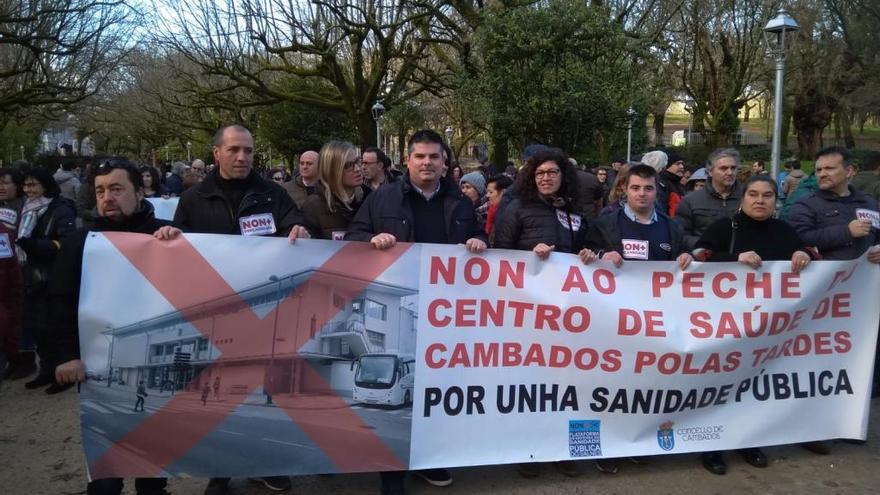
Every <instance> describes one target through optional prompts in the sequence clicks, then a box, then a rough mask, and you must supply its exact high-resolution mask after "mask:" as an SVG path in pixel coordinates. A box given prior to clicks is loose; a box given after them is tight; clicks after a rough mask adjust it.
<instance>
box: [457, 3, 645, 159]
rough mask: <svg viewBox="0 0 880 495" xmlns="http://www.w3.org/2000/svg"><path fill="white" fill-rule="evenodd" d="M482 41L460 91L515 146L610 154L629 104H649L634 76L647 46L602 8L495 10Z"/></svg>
mask: <svg viewBox="0 0 880 495" xmlns="http://www.w3.org/2000/svg"><path fill="white" fill-rule="evenodd" d="M477 40H478V46H479V49H480V55H481V57H482V58H483V61H484V64H483V67H482V69H481V70H480V71H479V72H478V73H474V74H470V75H469V77H468V78H467V79H466V80H465V81H464V83H463V89H462V92H463V93H464V94H467V95H472V98H473V110H474V113H476V114H480V115H481V116H482V118H483V119H484V120H485V123H486V127H488V128H489V129H491V132H492V133H493V135H494V136H496V138H497V137H498V136H504V137H506V138H508V139H509V141H510V142H511V144H513V145H514V146H515V147H516V149H519V148H521V147H522V146H523V145H524V144H526V143H529V142H541V143H546V144H550V145H554V146H558V147H560V148H562V149H565V150H566V151H568V152H569V153H571V154H572V155H578V156H586V155H595V154H597V152H598V154H606V155H607V154H608V153H609V152H610V147H611V146H613V145H616V144H618V143H619V142H620V140H621V137H622V142H623V146H624V147H625V143H626V118H625V112H626V108H627V107H629V106H630V105H632V106H634V107H635V108H637V109H638V108H640V107H642V108H644V107H645V101H646V88H645V85H644V84H641V83H640V81H639V78H638V77H637V76H638V61H639V60H641V59H642V57H643V56H645V55H646V53H645V52H643V51H642V50H641V48H640V47H639V45H637V44H635V45H634V44H633V43H634V42H633V40H632V38H629V37H627V36H626V35H625V33H624V31H623V29H622V27H621V26H620V25H619V24H616V23H614V22H612V21H611V20H610V19H609V15H608V12H607V11H606V10H605V9H604V8H599V7H592V6H590V5H589V4H588V3H586V2H582V1H580V2H579V1H575V0H551V1H550V2H549V3H547V4H543V3H542V4H540V5H538V6H528V7H519V8H514V9H498V10H492V9H490V10H488V11H487V15H486V16H485V17H484V23H483V25H482V26H481V27H480V29H479V30H478V32H477ZM640 114H641V115H642V116H644V114H645V112H644V111H641V112H640ZM637 127H638V124H637ZM642 127H643V123H642ZM641 135H642V136H643V135H644V132H643V131H642V132H641ZM615 147H616V148H617V149H618V150H619V149H621V148H620V147H617V146H615Z"/></svg>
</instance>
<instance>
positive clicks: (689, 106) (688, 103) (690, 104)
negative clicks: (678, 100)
mask: <svg viewBox="0 0 880 495" xmlns="http://www.w3.org/2000/svg"><path fill="white" fill-rule="evenodd" d="M695 103H696V102H695V101H694V99H693V98H688V99H686V100H684V109H685V110H687V113H688V138H687V144H688V146H690V144H691V127H692V125H693V123H694V106H695Z"/></svg>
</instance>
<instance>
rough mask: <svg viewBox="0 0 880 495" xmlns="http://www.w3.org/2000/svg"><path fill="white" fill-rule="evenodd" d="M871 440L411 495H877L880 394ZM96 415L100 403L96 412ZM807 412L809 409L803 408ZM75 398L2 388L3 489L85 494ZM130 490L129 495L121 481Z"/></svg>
mask: <svg viewBox="0 0 880 495" xmlns="http://www.w3.org/2000/svg"><path fill="white" fill-rule="evenodd" d="M872 411H873V413H874V414H873V416H872V420H871V429H870V434H869V442H868V444H867V445H864V446H857V445H851V444H847V443H842V442H836V443H835V444H834V445H833V453H832V454H831V455H829V456H818V455H815V454H812V453H810V452H807V451H805V450H803V449H801V448H798V447H771V448H768V449H766V452H767V454H768V456H769V457H770V467H769V468H768V469H755V468H752V467H750V466H748V465H747V464H745V463H744V462H743V461H742V460H741V459H740V458H739V457H738V456H736V455H735V454H732V455H728V460H729V468H730V470H729V472H728V474H727V475H726V476H714V475H712V474H709V473H708V472H706V471H705V470H703V469H702V468H701V467H700V466H699V463H698V460H697V458H696V457H695V456H693V455H670V456H665V457H657V458H652V459H650V460H649V461H648V463H647V464H644V465H634V464H630V463H628V462H625V463H622V464H621V466H620V472H619V473H618V474H617V475H606V474H602V473H599V472H598V471H596V470H595V469H594V468H593V465H592V463H589V462H583V463H581V467H582V468H583V474H582V475H581V476H580V477H577V478H566V477H564V476H562V475H561V474H559V473H558V472H556V471H555V469H553V467H552V466H547V467H545V468H544V473H543V475H542V476H540V477H539V478H537V479H533V480H526V479H523V478H520V477H519V476H517V475H516V474H515V472H514V471H513V469H512V467H510V466H491V467H477V468H466V469H456V470H454V471H453V475H454V476H455V483H454V484H453V485H452V486H451V487H449V488H445V489H444V488H434V487H430V486H427V485H425V484H424V483H422V482H421V481H420V480H416V479H411V480H410V481H409V482H408V488H409V491H410V493H411V494H413V495H465V494H468V495H470V494H496V493H497V494H503V495H511V494H515V495H519V494H522V495H525V494H529V495H531V494H554V495H556V494H603V495H604V494H607V495H612V494H637V495H655V494H670V495H689V494H737V493H742V494H798V495H812V494H815V495H820V494H821V495H826V494H841V495H843V494H845V495H858V494H877V493H880V419H878V415H880V400H874V402H873V408H872ZM93 412H95V413H100V411H99V410H95V411H93ZM805 414H806V412H805ZM80 442H81V440H80V428H79V414H78V408H77V395H76V393H75V392H73V391H68V392H65V393H63V394H61V396H60V397H59V396H54V397H50V396H47V395H45V394H43V393H42V392H41V391H25V390H24V387H23V383H21V382H11V383H9V382H7V383H3V384H2V386H0V494H3V495H43V494H45V495H65V494H83V493H85V470H84V463H85V460H84V457H83V453H82V448H81V443H80ZM293 483H294V488H293V491H292V492H291V493H295V494H303V495H327V494H340V495H361V494H370V495H375V494H378V476H376V475H374V474H358V475H338V476H333V477H318V476H302V477H297V478H294V481H293ZM204 485H205V480H201V479H192V478H189V479H187V478H183V479H174V480H172V481H171V483H170V490H171V492H172V493H174V494H176V495H184V494H187V495H188V494H193V495H200V494H201V493H202V490H203V489H204ZM233 488H234V491H233V493H235V494H239V495H266V494H268V493H271V492H268V491H267V490H265V489H263V488H262V487H261V486H260V485H257V484H255V483H252V482H249V481H247V480H236V481H235V482H234V487H233ZM125 493H126V494H133V493H134V491H133V489H132V487H126V492H125Z"/></svg>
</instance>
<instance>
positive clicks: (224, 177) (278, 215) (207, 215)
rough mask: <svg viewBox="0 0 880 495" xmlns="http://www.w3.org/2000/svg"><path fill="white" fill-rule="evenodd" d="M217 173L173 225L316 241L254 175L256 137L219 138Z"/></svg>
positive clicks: (222, 481)
mask: <svg viewBox="0 0 880 495" xmlns="http://www.w3.org/2000/svg"><path fill="white" fill-rule="evenodd" d="M213 153H214V163H216V164H217V166H216V167H214V170H212V171H211V173H210V174H208V176H207V177H205V180H203V181H202V182H200V183H199V184H198V185H197V186H195V187H192V188H190V189H188V190H187V191H186V192H184V193H183V196H181V198H180V203H179V204H178V205H177V211H176V212H175V213H174V224H175V225H177V226H178V227H180V228H182V229H183V230H184V231H185V232H197V233H201V234H230V235H261V236H287V238H288V239H289V240H290V241H291V242H293V241H295V240H296V239H297V238H308V237H311V235H310V234H309V232H308V231H307V230H306V229H305V227H302V225H303V224H304V223H305V220H304V219H303V216H302V212H301V211H300V209H299V208H298V207H297V206H296V203H294V201H293V199H291V197H290V195H289V194H288V193H287V191H285V190H284V189H283V188H282V187H281V186H279V185H278V184H276V183H274V182H272V181H270V180H266V179H263V178H262V177H260V174H258V173H256V172H254V170H253V165H254V138H253V136H252V135H251V132H250V131H249V130H248V129H247V128H245V127H243V126H240V125H235V124H233V125H227V126H223V127H221V128H220V129H218V130H217V133H216V134H214V146H213ZM260 481H262V482H263V484H265V485H266V487H268V488H269V489H270V490H274V491H285V490H289V489H290V486H291V483H290V478H288V477H287V476H270V477H264V478H260ZM228 491H229V478H212V479H211V481H210V482H209V483H208V487H207V488H206V489H205V495H222V494H224V493H227V492H228Z"/></svg>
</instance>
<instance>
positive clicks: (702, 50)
mask: <svg viewBox="0 0 880 495" xmlns="http://www.w3.org/2000/svg"><path fill="white" fill-rule="evenodd" d="M776 7H777V2H776V1H769V0H687V1H686V2H684V3H683V4H682V8H681V9H680V10H679V11H678V15H677V16H676V17H675V18H674V20H673V22H672V23H671V24H670V28H669V36H670V43H669V47H670V54H671V56H672V60H673V63H674V65H675V72H676V73H677V74H678V77H679V85H680V87H681V88H682V90H683V91H684V92H685V93H687V95H688V96H690V98H691V99H693V100H694V104H695V110H694V129H695V130H696V131H697V132H701V131H702V130H703V127H704V126H705V127H706V130H707V132H708V133H709V134H710V136H709V142H710V144H712V145H729V144H732V143H733V136H734V134H735V133H736V132H737V130H738V129H739V124H740V122H739V117H738V112H739V110H740V108H741V107H742V106H743V105H744V104H745V102H746V101H748V100H750V99H751V98H753V97H754V96H756V94H757V93H756V91H757V87H758V86H756V85H755V82H756V81H758V80H759V79H760V78H761V72H762V71H763V70H765V67H766V66H765V57H764V48H765V46H764V43H763V33H762V31H763V28H764V26H765V25H766V23H767V21H768V20H769V19H770V18H771V17H772V16H773V15H774V14H775V10H776Z"/></svg>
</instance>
